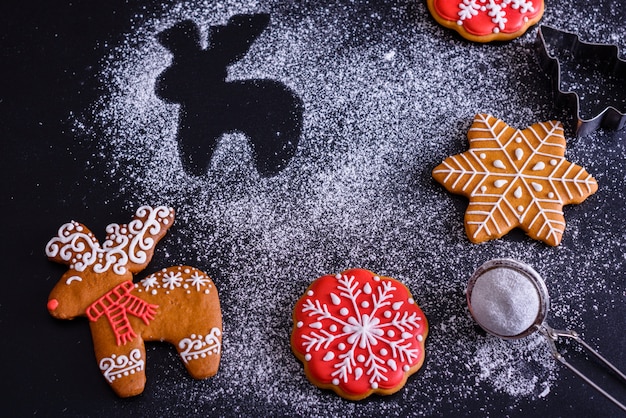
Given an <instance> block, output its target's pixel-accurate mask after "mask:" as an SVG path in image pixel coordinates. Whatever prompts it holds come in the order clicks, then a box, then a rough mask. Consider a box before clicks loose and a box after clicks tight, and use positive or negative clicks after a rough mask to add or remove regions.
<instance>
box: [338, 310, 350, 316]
mask: <svg viewBox="0 0 626 418" xmlns="http://www.w3.org/2000/svg"><path fill="white" fill-rule="evenodd" d="M348 312H349V311H348V308H341V309H339V313H340V314H341V315H343V316H346V315H348Z"/></svg>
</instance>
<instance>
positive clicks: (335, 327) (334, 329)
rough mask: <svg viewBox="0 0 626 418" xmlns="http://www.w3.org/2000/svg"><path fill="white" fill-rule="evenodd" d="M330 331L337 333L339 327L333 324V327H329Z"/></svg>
mask: <svg viewBox="0 0 626 418" xmlns="http://www.w3.org/2000/svg"><path fill="white" fill-rule="evenodd" d="M328 329H329V330H330V332H335V331H337V325H335V324H331V326H330V327H328Z"/></svg>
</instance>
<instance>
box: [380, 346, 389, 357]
mask: <svg viewBox="0 0 626 418" xmlns="http://www.w3.org/2000/svg"><path fill="white" fill-rule="evenodd" d="M387 354H389V351H387V349H386V348H381V350H380V355H381V356H386V355H387Z"/></svg>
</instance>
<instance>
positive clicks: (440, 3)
mask: <svg viewBox="0 0 626 418" xmlns="http://www.w3.org/2000/svg"><path fill="white" fill-rule="evenodd" d="M426 1H427V3H428V10H430V14H432V15H433V17H434V18H435V20H436V21H437V22H438V23H439V24H441V25H442V26H445V27H447V28H450V29H454V30H456V31H457V32H458V33H459V34H460V35H461V36H462V37H464V38H465V39H468V40H470V41H474V42H491V41H508V40H511V39H514V38H517V37H519V36H521V35H523V34H524V33H525V32H526V30H527V29H528V28H529V27H531V26H532V25H534V24H535V23H537V22H539V20H540V19H541V16H542V15H543V10H544V1H543V0H426Z"/></svg>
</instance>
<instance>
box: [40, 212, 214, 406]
mask: <svg viewBox="0 0 626 418" xmlns="http://www.w3.org/2000/svg"><path fill="white" fill-rule="evenodd" d="M173 221H174V211H173V210H172V209H170V208H167V207H163V206H160V207H156V208H152V207H148V206H144V207H141V208H139V209H138V210H137V212H136V214H135V218H134V219H133V221H132V222H130V223H129V224H127V225H118V224H112V225H109V226H108V227H107V233H108V235H107V237H106V240H105V242H104V243H103V244H102V245H100V243H98V241H97V239H96V238H95V237H94V235H93V234H92V233H91V232H90V231H89V230H88V229H87V227H85V226H84V225H82V224H80V223H78V222H70V223H67V224H65V225H63V226H61V228H60V229H59V231H58V234H57V236H56V237H54V238H52V239H51V240H50V242H48V245H47V246H46V255H47V256H48V258H50V260H52V261H56V262H59V263H62V264H66V265H68V266H69V270H68V271H67V272H66V273H65V274H64V275H63V276H62V277H61V280H60V281H59V283H58V284H57V285H56V286H55V287H54V289H52V292H51V293H50V297H49V299H48V310H49V311H50V314H51V315H52V316H54V317H55V318H59V319H73V318H75V317H78V316H86V317H87V318H89V324H90V326H91V334H92V337H93V344H94V350H95V353H96V359H97V361H98V366H99V368H100V371H101V372H102V375H103V376H104V378H105V379H106V380H107V382H108V383H109V384H110V385H111V387H112V388H113V390H114V391H115V392H116V393H117V394H118V395H119V396H121V397H128V396H134V395H138V394H140V393H141V392H143V389H144V385H145V382H146V374H145V364H146V350H145V347H144V341H167V342H170V343H172V344H174V345H175V346H176V349H177V350H178V353H179V354H180V356H181V359H182V361H183V363H184V364H185V367H186V368H187V370H188V371H189V373H190V374H191V375H192V376H193V377H194V378H196V379H203V378H206V377H210V376H213V375H214V374H215V373H217V369H218V367H219V363H220V356H221V344H222V313H221V311H220V302H219V298H218V295H217V290H216V289H215V285H214V284H213V282H212V280H211V279H210V278H209V277H208V276H207V275H206V274H205V273H203V272H202V271H200V270H198V269H196V268H194V267H188V266H175V267H169V268H166V269H163V270H161V271H159V272H158V273H155V274H152V275H150V276H148V277H146V278H145V279H143V280H141V281H140V282H138V283H133V274H135V273H138V272H139V271H141V270H143V269H144V268H145V267H146V266H147V264H148V263H149V262H150V259H151V258H152V255H153V253H154V248H155V246H156V244H157V242H158V241H159V240H160V239H161V238H162V237H163V236H164V235H165V233H166V232H167V230H168V229H169V227H170V226H171V225H172V223H173Z"/></svg>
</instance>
